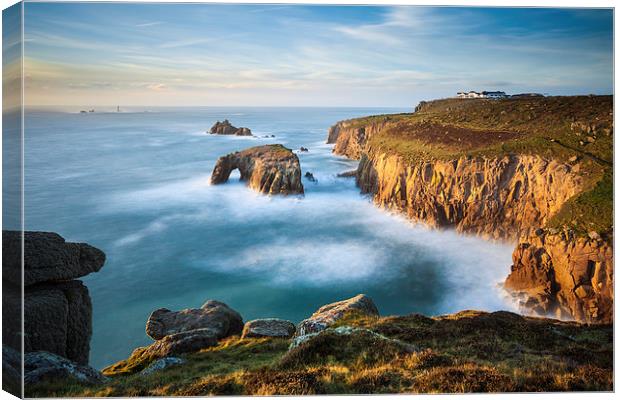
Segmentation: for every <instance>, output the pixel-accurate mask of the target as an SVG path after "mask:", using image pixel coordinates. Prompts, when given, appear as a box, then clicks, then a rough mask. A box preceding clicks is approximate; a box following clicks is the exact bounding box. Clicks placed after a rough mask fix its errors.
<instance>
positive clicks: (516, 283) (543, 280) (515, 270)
mask: <svg viewBox="0 0 620 400" xmlns="http://www.w3.org/2000/svg"><path fill="white" fill-rule="evenodd" d="M591 236H592V237H583V236H582V237H577V236H575V235H574V234H573V233H572V232H570V231H565V232H549V231H548V230H541V231H539V232H535V233H534V234H531V235H525V236H523V237H521V239H520V241H519V244H518V245H517V247H516V249H515V251H514V253H513V255H512V259H513V265H512V267H511V272H510V275H509V276H508V278H506V282H505V284H504V286H505V287H506V289H507V290H509V291H510V292H511V293H513V295H514V296H515V297H516V298H518V299H519V301H520V305H521V307H522V308H523V310H524V311H527V312H533V313H534V314H538V315H550V316H554V317H556V318H561V319H566V318H572V319H575V320H577V321H581V322H587V323H611V322H613V298H614V273H613V250H612V247H611V245H610V244H608V243H607V242H605V241H602V240H601V239H600V237H596V236H595V235H591Z"/></svg>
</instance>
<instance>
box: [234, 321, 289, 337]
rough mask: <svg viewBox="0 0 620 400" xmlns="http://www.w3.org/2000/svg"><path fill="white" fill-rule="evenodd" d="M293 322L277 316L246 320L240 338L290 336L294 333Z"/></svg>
mask: <svg viewBox="0 0 620 400" xmlns="http://www.w3.org/2000/svg"><path fill="white" fill-rule="evenodd" d="M295 329H296V328H295V324H293V323H292V322H290V321H286V320H283V319H278V318H264V319H255V320H253V321H248V322H246V323H245V325H244V327H243V333H242V334H241V337H242V338H260V337H275V338H290V337H292V336H293V335H294V334H295Z"/></svg>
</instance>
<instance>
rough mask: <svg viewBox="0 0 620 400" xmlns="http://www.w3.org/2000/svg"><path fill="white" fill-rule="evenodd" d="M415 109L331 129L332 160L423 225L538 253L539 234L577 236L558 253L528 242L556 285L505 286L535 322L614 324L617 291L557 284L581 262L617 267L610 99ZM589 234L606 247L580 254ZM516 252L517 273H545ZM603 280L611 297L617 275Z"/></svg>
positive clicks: (449, 103) (382, 202)
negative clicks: (353, 161)
mask: <svg viewBox="0 0 620 400" xmlns="http://www.w3.org/2000/svg"><path fill="white" fill-rule="evenodd" d="M417 110H418V111H417V112H415V113H413V114H398V115H393V116H385V115H380V116H376V117H365V118H361V119H357V120H348V121H343V122H340V123H338V124H336V125H334V126H333V127H332V128H330V131H329V139H328V140H329V141H331V142H334V143H335V146H334V152H336V153H338V154H342V155H346V156H348V157H351V158H359V159H360V163H359V166H358V171H357V178H356V179H357V183H358V185H359V187H360V188H361V191H362V192H363V193H369V194H371V195H372V197H373V200H374V201H375V203H377V204H378V205H379V206H382V207H386V208H389V209H392V210H395V211H399V212H402V213H404V214H406V215H407V216H409V217H410V218H411V219H413V220H415V221H420V222H423V223H425V224H428V225H430V226H433V227H450V228H454V229H456V230H457V231H459V232H463V233H469V234H476V235H480V236H483V237H485V238H491V239H498V240H509V241H513V242H518V243H519V246H521V247H523V246H524V245H526V244H532V243H530V241H529V237H530V235H531V234H532V233H533V232H535V231H536V230H538V229H539V228H552V229H560V230H569V231H571V232H572V234H571V235H570V237H565V238H564V239H563V242H562V244H561V245H560V244H558V242H557V241H555V240H551V239H550V240H548V241H544V242H542V243H538V242H537V243H534V244H532V245H533V246H534V247H536V246H538V248H540V249H541V251H546V252H547V253H549V254H553V255H554V257H555V258H554V260H553V276H555V277H556V278H553V277H551V276H550V275H545V276H547V277H546V278H544V279H543V278H542V276H543V275H544V274H532V273H528V274H521V275H520V278H519V279H516V278H513V279H509V280H508V281H507V285H506V288H507V289H508V290H510V291H513V292H514V294H515V296H518V297H520V298H521V299H522V301H521V304H522V305H523V306H524V308H527V309H529V310H530V311H531V312H534V313H541V314H545V315H547V314H551V315H555V316H558V317H562V318H575V319H577V320H579V321H587V322H608V321H610V320H611V319H612V318H613V317H612V313H613V310H612V308H611V307H610V304H611V303H612V302H613V289H605V290H601V291H599V289H598V288H596V289H592V290H591V291H590V290H589V289H587V287H589V286H591V284H588V285H586V286H585V287H582V289H579V292H580V295H577V294H575V292H574V291H575V290H577V288H578V287H581V286H580V285H579V284H572V286H571V285H568V280H566V279H563V278H562V279H561V281H562V282H559V281H555V280H554V279H560V278H557V277H568V276H573V275H572V274H573V273H574V270H573V268H574V265H575V260H577V259H582V260H591V261H592V262H594V263H597V262H600V260H606V261H605V263H606V264H605V265H608V266H611V265H612V264H611V260H612V259H611V244H610V243H611V238H612V235H613V223H612V220H613V207H612V203H613V189H612V188H613V186H612V180H611V170H612V161H611V160H612V159H613V157H612V149H613V121H612V102H611V97H609V96H587V97H585V96H582V97H558V98H554V97H551V98H537V99H519V100H501V101H489V100H441V101H433V102H427V103H425V104H424V105H423V107H418V108H417ZM590 236H593V237H598V238H602V239H601V241H602V242H604V243H606V244H607V245H606V247H605V246H594V247H592V246H591V245H587V246H586V245H583V243H582V241H587V240H588V239H589V237H590ZM552 243H553V244H552ZM519 246H518V247H517V250H516V251H515V254H516V259H515V262H514V264H515V265H516V267H513V269H515V270H522V267H521V265H523V264H526V265H528V266H529V267H528V268H529V269H530V270H536V271H542V270H545V268H547V269H548V267H545V266H544V265H543V262H542V261H541V260H540V259H538V258H536V257H534V258H531V257H530V258H528V261H527V262H525V261H523V260H522V259H523V257H525V258H527V257H526V256H525V255H522V254H521V253H519V250H518V249H519V248H520V247H519ZM555 246H559V247H557V248H565V249H571V254H568V253H566V252H565V253H562V252H560V251H557V249H556V248H555ZM552 247H553V248H552ZM605 274H606V275H605V278H604V279H603V280H604V283H603V285H604V286H605V287H606V288H611V287H612V286H613V285H612V283H613V271H612V270H611V267H607V272H605ZM517 275H518V273H517V274H515V275H513V276H514V277H516V276H517ZM578 275H579V276H582V275H583V274H580V273H579V274H578ZM586 275H587V274H586ZM591 278H592V277H589V278H584V279H590V280H591ZM528 279H530V280H529V281H528ZM541 279H543V280H545V281H546V282H547V283H548V286H549V289H548V290H547V291H546V292H545V295H544V297H545V299H544V301H543V300H537V299H539V298H540V296H539V295H538V294H537V293H535V291H534V290H533V289H532V288H534V287H537V286H538V282H539V281H540V280H541ZM517 281H518V284H517ZM598 283H600V281H597V282H596V284H597V285H598ZM584 291H587V293H584ZM571 293H572V294H571ZM530 296H533V297H531V298H530ZM541 302H542V303H545V304H546V305H545V306H543V307H541V306H540V304H539V303H541Z"/></svg>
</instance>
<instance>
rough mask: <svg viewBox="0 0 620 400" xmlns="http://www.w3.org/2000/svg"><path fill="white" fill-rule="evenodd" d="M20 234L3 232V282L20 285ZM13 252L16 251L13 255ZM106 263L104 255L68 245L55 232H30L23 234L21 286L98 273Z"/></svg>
mask: <svg viewBox="0 0 620 400" xmlns="http://www.w3.org/2000/svg"><path fill="white" fill-rule="evenodd" d="M21 236H22V235H21V233H20V232H17V231H2V241H3V249H4V250H6V251H7V254H5V255H4V257H5V258H3V261H6V262H3V274H2V279H5V280H8V281H9V282H10V283H12V284H14V285H17V286H19V285H21V282H22V281H21V279H22V278H21V276H22V271H21V256H20V255H19V254H17V253H19V252H20V251H21V245H20V241H21ZM13 252H17V253H16V254H13ZM104 263H105V254H104V253H103V252H102V251H101V250H99V249H97V248H95V247H93V246H90V245H88V244H86V243H69V242H66V241H65V239H64V238H63V237H62V236H60V235H59V234H57V233H54V232H29V231H26V232H25V234H24V264H25V265H24V281H23V283H24V286H30V285H34V284H36V283H41V282H56V281H66V280H70V279H76V278H79V277H82V276H86V275H88V274H90V273H91V272H97V271H99V270H100V269H101V267H103V264H104Z"/></svg>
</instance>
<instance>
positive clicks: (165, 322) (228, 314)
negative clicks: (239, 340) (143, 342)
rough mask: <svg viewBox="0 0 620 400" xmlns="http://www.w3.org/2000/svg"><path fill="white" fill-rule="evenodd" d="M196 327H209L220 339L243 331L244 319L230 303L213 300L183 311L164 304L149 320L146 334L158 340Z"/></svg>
mask: <svg viewBox="0 0 620 400" xmlns="http://www.w3.org/2000/svg"><path fill="white" fill-rule="evenodd" d="M194 329H208V330H209V331H210V332H212V334H213V336H214V337H215V338H216V339H221V338H224V337H227V336H232V335H239V334H241V331H242V330H243V320H242V319H241V315H239V313H238V312H236V311H235V310H233V309H232V308H230V307H228V306H227V305H226V304H224V303H222V302H219V301H216V300H209V301H207V302H206V303H205V304H204V305H203V306H202V307H200V308H188V309H185V310H181V311H170V310H168V309H167V308H160V309H158V310H155V311H153V312H152V313H151V315H150V317H149V319H148V321H147V322H146V334H147V335H149V336H150V337H151V338H153V339H155V340H159V339H163V338H164V337H165V336H169V335H174V334H177V333H181V332H187V331H191V330H194Z"/></svg>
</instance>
